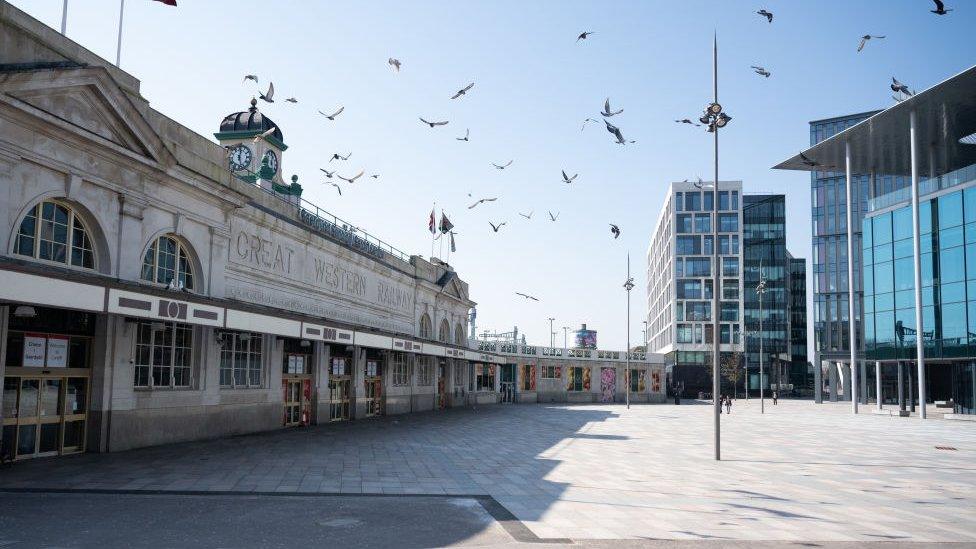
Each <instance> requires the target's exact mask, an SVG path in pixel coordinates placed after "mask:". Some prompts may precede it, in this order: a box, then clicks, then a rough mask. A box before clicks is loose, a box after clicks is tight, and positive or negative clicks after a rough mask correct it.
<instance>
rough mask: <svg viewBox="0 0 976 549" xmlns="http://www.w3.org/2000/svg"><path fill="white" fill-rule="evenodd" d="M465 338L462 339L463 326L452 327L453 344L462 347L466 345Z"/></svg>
mask: <svg viewBox="0 0 976 549" xmlns="http://www.w3.org/2000/svg"><path fill="white" fill-rule="evenodd" d="M467 339H468V338H466V337H464V326H462V325H461V324H460V323H459V324H458V325H457V326H455V327H454V344H455V345H460V346H464V345H465V344H466V343H467Z"/></svg>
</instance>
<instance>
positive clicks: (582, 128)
mask: <svg viewBox="0 0 976 549" xmlns="http://www.w3.org/2000/svg"><path fill="white" fill-rule="evenodd" d="M588 122H594V123H597V124H599V123H600V121H599V120H595V119H593V118H587V119H586V120H584V121H583V126H582V127H581V128H580V132H582V131H583V130H585V129H586V124H587V123H588Z"/></svg>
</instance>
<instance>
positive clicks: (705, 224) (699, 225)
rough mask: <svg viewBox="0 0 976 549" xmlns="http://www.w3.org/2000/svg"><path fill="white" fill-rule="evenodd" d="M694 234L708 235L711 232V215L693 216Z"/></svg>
mask: <svg viewBox="0 0 976 549" xmlns="http://www.w3.org/2000/svg"><path fill="white" fill-rule="evenodd" d="M695 232H696V233H710V232H712V215H711V214H707V213H706V214H696V215H695Z"/></svg>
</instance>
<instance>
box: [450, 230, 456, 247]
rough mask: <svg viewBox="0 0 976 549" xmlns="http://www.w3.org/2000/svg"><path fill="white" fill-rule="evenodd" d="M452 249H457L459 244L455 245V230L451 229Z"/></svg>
mask: <svg viewBox="0 0 976 549" xmlns="http://www.w3.org/2000/svg"><path fill="white" fill-rule="evenodd" d="M451 251H452V252H456V251H457V246H455V245H454V231H451Z"/></svg>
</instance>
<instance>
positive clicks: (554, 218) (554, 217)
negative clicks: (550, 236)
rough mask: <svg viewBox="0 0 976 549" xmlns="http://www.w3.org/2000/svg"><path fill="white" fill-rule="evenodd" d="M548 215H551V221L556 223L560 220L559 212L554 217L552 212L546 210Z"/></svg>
mask: <svg viewBox="0 0 976 549" xmlns="http://www.w3.org/2000/svg"><path fill="white" fill-rule="evenodd" d="M546 213H548V214H549V219H550V220H551V221H555V220H557V219H559V212H556V215H552V212H550V211H549V210H546Z"/></svg>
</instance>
